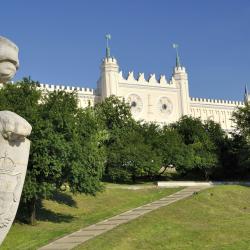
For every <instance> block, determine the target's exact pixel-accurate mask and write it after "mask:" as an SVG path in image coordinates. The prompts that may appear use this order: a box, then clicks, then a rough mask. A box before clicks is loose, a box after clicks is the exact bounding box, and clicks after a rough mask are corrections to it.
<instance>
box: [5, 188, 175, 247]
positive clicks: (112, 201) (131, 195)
mask: <svg viewBox="0 0 250 250" xmlns="http://www.w3.org/2000/svg"><path fill="white" fill-rule="evenodd" d="M112 187H113V188H108V189H106V190H105V191H104V192H103V193H99V194H98V195H97V196H96V197H91V196H86V195H77V196H71V195H69V194H65V193H62V194H59V195H57V196H56V197H55V199H56V201H52V200H45V201H44V202H43V208H42V209H41V210H40V211H39V212H38V219H39V220H38V224H37V225H36V226H29V225H26V224H19V223H15V224H14V225H13V227H12V228H11V231H10V233H9V234H8V236H7V238H6V239H5V241H4V243H3V245H2V246H1V247H0V249H1V250H4V249H8V250H15V249H16V250H17V249H18V250H26V249H37V248H38V247H40V246H43V245H45V244H46V243H48V242H49V241H51V240H52V239H55V238H58V237H60V236H63V235H65V234H67V233H69V232H73V231H75V230H78V229H80V228H82V227H85V226H87V225H90V224H93V223H96V222H98V221H100V220H103V219H106V218H109V217H111V216H113V215H116V214H119V213H121V212H124V211H126V210H129V209H131V208H134V207H137V206H140V205H142V204H145V203H148V202H151V201H153V200H157V199H159V198H161V197H164V196H166V195H169V194H171V193H174V192H176V191H178V190H179V189H157V188H149V189H148V188H147V189H139V190H128V189H122V188H121V187H122V186H119V185H116V186H115V185H112ZM114 187H116V188H114Z"/></svg>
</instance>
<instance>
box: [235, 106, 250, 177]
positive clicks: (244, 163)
mask: <svg viewBox="0 0 250 250" xmlns="http://www.w3.org/2000/svg"><path fill="white" fill-rule="evenodd" d="M233 121H234V122H235V124H236V126H235V133H233V140H234V146H236V147H234V149H235V151H236V153H237V156H238V164H239V166H238V167H239V168H240V169H241V175H242V176H244V177H247V176H248V177H249V175H250V171H249V170H250V104H249V103H247V104H246V105H245V106H244V107H239V108H238V109H237V110H236V111H235V112H234V113H233Z"/></svg>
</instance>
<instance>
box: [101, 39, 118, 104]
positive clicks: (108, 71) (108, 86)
mask: <svg viewBox="0 0 250 250" xmlns="http://www.w3.org/2000/svg"><path fill="white" fill-rule="evenodd" d="M110 39H111V36H110V35H106V40H107V46H106V56H105V58H104V59H103V61H102V65H101V77H100V79H99V81H98V92H99V94H100V95H101V99H102V100H104V99H105V98H106V97H109V96H111V95H116V96H117V95H118V79H119V66H118V63H117V60H116V59H115V58H114V57H111V55H110V47H109V44H108V41H109V40H110Z"/></svg>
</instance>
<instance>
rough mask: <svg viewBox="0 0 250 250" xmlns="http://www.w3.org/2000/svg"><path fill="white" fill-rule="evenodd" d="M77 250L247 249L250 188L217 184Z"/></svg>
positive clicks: (249, 247) (249, 225) (104, 235)
mask: <svg viewBox="0 0 250 250" xmlns="http://www.w3.org/2000/svg"><path fill="white" fill-rule="evenodd" d="M76 249H77V250H90V249H91V250H100V249H102V250H133V249H140V250H158V249H159V250H161V249H162V250H163V249H164V250H168V249H169V250H200V249H207V250H208V249H209V250H248V249H250V188H249V187H243V186H217V187H215V188H211V189H207V190H204V191H202V192H200V193H198V194H197V195H193V196H192V197H190V198H188V199H185V200H181V201H179V202H176V203H173V204H171V205H169V206H167V207H164V208H161V209H158V210H156V211H153V212H151V213H149V214H147V215H145V216H143V217H140V218H138V219H136V220H134V221H132V222H130V223H128V224H124V225H121V226H119V227H117V228H116V229H114V230H112V231H110V232H107V233H105V234H103V235H100V236H98V237H97V238H95V239H93V240H90V241H88V242H86V243H85V244H84V245H82V246H80V247H78V248H76Z"/></svg>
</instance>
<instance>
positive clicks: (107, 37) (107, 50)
mask: <svg viewBox="0 0 250 250" xmlns="http://www.w3.org/2000/svg"><path fill="white" fill-rule="evenodd" d="M105 38H106V58H110V57H111V56H110V48H109V40H111V35H110V34H106V36H105Z"/></svg>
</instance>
